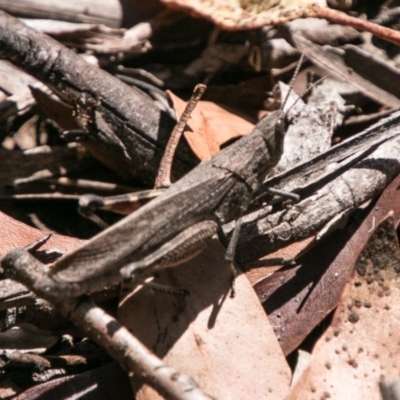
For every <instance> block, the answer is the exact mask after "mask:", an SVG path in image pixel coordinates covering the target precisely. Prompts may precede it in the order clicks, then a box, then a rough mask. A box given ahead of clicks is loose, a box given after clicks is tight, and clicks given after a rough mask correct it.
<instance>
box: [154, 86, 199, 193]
mask: <svg viewBox="0 0 400 400" xmlns="http://www.w3.org/2000/svg"><path fill="white" fill-rule="evenodd" d="M205 90H206V85H203V84H199V85H196V87H195V88H194V91H193V94H192V96H191V98H190V100H189V101H188V103H187V104H186V107H185V110H184V111H183V113H182V115H181V117H180V118H179V121H178V122H177V124H176V125H175V128H174V130H173V131H172V133H171V137H170V138H169V141H168V144H167V147H166V149H165V152H164V155H163V158H162V159H161V163H160V167H159V169H158V174H157V178H156V182H155V185H154V186H155V189H160V188H164V187H169V186H170V185H171V168H172V161H173V157H174V155H175V151H176V147H177V146H178V143H179V140H180V138H181V136H182V133H183V130H184V129H185V126H186V123H187V121H188V120H189V118H190V115H191V114H192V112H193V110H194V108H195V107H196V105H197V103H198V102H199V100H200V99H201V96H203V94H204V92H205Z"/></svg>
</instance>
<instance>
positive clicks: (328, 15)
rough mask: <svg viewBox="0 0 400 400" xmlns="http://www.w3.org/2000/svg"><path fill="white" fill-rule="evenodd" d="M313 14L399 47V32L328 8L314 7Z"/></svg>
mask: <svg viewBox="0 0 400 400" xmlns="http://www.w3.org/2000/svg"><path fill="white" fill-rule="evenodd" d="M314 12H315V13H316V15H317V16H318V17H320V18H325V19H327V20H328V21H331V22H336V23H337V24H342V25H347V26H351V27H353V28H356V29H359V30H361V31H366V32H371V33H372V34H373V35H375V36H378V37H380V38H381V39H384V40H387V41H389V42H392V43H394V44H396V45H397V46H400V32H399V31H395V30H394V29H390V28H386V27H385V26H381V25H378V24H374V23H373V22H369V21H365V20H362V19H359V18H355V17H352V16H350V15H347V14H345V13H343V12H340V11H338V10H333V9H331V8H328V7H318V6H314Z"/></svg>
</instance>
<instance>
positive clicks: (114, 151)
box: [0, 11, 197, 185]
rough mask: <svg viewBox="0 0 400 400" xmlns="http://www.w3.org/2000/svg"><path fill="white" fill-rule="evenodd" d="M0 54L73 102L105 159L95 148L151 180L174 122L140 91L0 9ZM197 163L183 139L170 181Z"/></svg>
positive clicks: (133, 172)
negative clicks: (104, 149)
mask: <svg viewBox="0 0 400 400" xmlns="http://www.w3.org/2000/svg"><path fill="white" fill-rule="evenodd" d="M0 55H1V57H2V58H5V59H8V60H10V61H11V62H12V63H13V64H15V65H17V66H18V67H20V68H22V69H24V70H25V71H26V72H28V73H30V74H31V75H33V76H35V77H36V78H38V79H40V80H41V81H43V82H45V83H46V84H49V85H51V86H52V87H55V88H56V89H57V91H58V93H59V94H60V95H61V96H62V97H63V99H66V100H67V101H69V102H71V103H72V104H74V106H75V111H76V114H75V116H76V118H77V120H78V122H79V123H80V125H81V126H82V127H83V128H84V129H85V130H87V132H88V135H89V137H90V138H91V139H93V140H94V141H95V142H96V143H97V144H98V146H100V149H102V148H104V147H106V149H107V157H104V156H102V152H101V151H99V150H98V151H96V155H97V156H98V157H101V160H102V161H103V162H104V163H106V164H107V163H108V164H107V165H110V164H112V163H110V160H112V161H113V163H117V162H118V163H119V165H120V166H122V168H125V169H126V170H127V171H128V172H129V173H130V174H131V175H132V176H137V177H140V179H141V180H144V181H147V182H148V183H149V184H151V185H152V184H153V183H154V179H155V176H156V174H157V167H158V165H159V161H160V159H161V157H162V155H163V146H165V143H166V142H167V138H168V136H169V134H170V132H171V130H172V128H173V126H174V121H173V120H172V118H171V117H170V116H169V115H167V113H165V112H162V111H161V110H160V109H158V108H157V106H156V105H155V104H154V102H153V101H152V100H150V99H149V98H148V97H147V96H146V95H145V94H144V93H143V92H141V91H140V90H137V89H135V88H131V87H129V86H128V85H126V84H124V83H123V82H121V81H120V80H119V79H117V78H115V77H113V76H111V75H110V74H108V73H107V72H105V71H103V70H101V69H100V68H96V67H94V66H92V65H90V64H88V63H87V62H86V61H85V60H84V59H83V58H82V57H80V56H79V55H77V54H75V53H74V52H73V51H72V50H69V49H68V48H66V47H65V46H63V45H62V44H60V43H59V42H57V41H55V40H53V39H51V38H50V37H48V36H46V35H44V34H42V33H39V32H37V31H35V30H33V29H30V28H28V27H27V26H26V25H24V24H23V23H21V22H20V21H19V20H17V19H16V18H13V17H11V16H9V15H7V14H6V13H4V12H2V11H0ZM111 155H113V157H111ZM150 161H151V162H150ZM196 162H197V161H196V158H195V156H194V155H193V154H192V153H191V151H190V150H189V148H188V146H187V145H186V144H185V143H184V141H182V143H180V146H179V147H178V151H177V156H176V158H175V162H174V169H173V177H174V179H175V178H178V177H181V176H182V175H183V174H184V173H186V172H187V171H189V170H190V168H191V167H193V166H194V165H195V164H196Z"/></svg>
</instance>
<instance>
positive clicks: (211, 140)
mask: <svg viewBox="0 0 400 400" xmlns="http://www.w3.org/2000/svg"><path fill="white" fill-rule="evenodd" d="M167 96H168V97H169V100H170V103H171V105H172V107H173V108H174V110H175V112H176V115H177V117H178V118H179V117H180V116H181V115H182V113H183V111H184V109H185V106H186V102H184V101H183V100H181V99H180V98H179V97H178V96H176V95H174V94H173V93H172V92H170V91H167ZM253 127H254V125H253V124H252V123H250V122H248V121H247V120H246V119H244V118H242V117H240V116H238V115H236V114H233V113H231V112H229V111H227V110H225V109H224V108H223V107H221V106H219V105H217V104H215V103H212V102H209V101H200V102H199V103H198V104H197V106H196V108H195V109H194V111H193V112H192V114H191V116H190V119H189V121H188V123H187V125H186V128H185V130H184V133H183V134H184V136H185V139H186V140H187V142H188V143H189V146H190V147H191V149H192V150H193V152H194V153H195V154H196V156H197V157H198V158H199V159H200V160H201V161H204V160H207V159H209V158H210V157H211V156H212V155H214V154H215V153H217V152H218V151H219V150H220V147H221V145H223V144H224V143H226V142H228V141H230V140H232V139H236V138H238V137H240V136H243V135H247V134H248V133H250V131H251V130H252V129H253Z"/></svg>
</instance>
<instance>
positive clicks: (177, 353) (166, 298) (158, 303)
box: [119, 240, 291, 400]
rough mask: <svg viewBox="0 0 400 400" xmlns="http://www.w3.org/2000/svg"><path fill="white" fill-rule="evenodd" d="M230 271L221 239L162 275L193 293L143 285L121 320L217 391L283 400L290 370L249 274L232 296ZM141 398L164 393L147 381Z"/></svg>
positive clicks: (237, 399)
mask: <svg viewBox="0 0 400 400" xmlns="http://www.w3.org/2000/svg"><path fill="white" fill-rule="evenodd" d="M231 276H232V275H231V271H230V267H229V264H228V263H227V262H226V261H225V249H224V248H223V247H222V246H221V245H220V243H219V242H218V241H216V240H215V241H213V242H212V244H211V245H210V246H209V247H208V248H207V249H206V250H205V251H204V252H203V253H201V254H200V255H199V256H198V257H196V258H195V259H193V260H190V261H189V262H187V263H185V264H183V265H181V266H179V267H176V268H173V269H170V270H165V271H163V273H162V274H161V279H157V283H163V284H166V285H168V286H169V287H173V288H178V289H186V290H188V291H189V293H190V295H189V296H187V297H186V298H184V299H183V298H182V297H179V296H176V295H172V294H171V293H163V292H160V291H154V290H152V289H151V288H148V287H147V288H146V287H144V288H141V289H139V290H138V291H136V292H135V293H133V294H129V295H128V296H127V297H126V298H125V299H124V300H123V301H122V303H121V305H120V312H119V317H120V321H121V323H123V324H124V325H125V326H126V327H127V328H128V329H129V330H130V331H131V332H132V333H133V334H134V335H135V336H136V337H137V338H139V340H141V341H142V342H143V343H144V344H145V345H146V346H147V347H148V348H150V349H152V350H153V351H154V352H155V353H156V354H157V355H158V356H159V357H161V358H163V360H164V361H165V362H166V363H167V364H168V365H171V366H173V367H175V368H177V369H178V370H180V371H182V372H185V373H188V374H190V375H191V376H192V377H193V378H194V379H195V380H196V381H197V382H198V383H199V385H200V387H201V388H202V389H203V390H204V392H205V393H209V394H211V395H213V396H215V398H218V399H231V400H242V399H269V400H270V399H277V400H278V399H279V400H281V399H282V398H284V397H285V395H286V394H287V393H288V390H289V385H290V378H291V372H290V369H289V367H288V365H287V363H286V360H285V357H284V356H283V353H282V350H281V349H280V346H279V343H278V341H277V340H276V337H275V334H274V332H273V330H272V327H271V326H270V324H269V323H268V319H267V318H266V316H265V313H264V311H263V309H262V307H261V306H260V303H259V301H258V299H257V296H256V295H255V293H254V291H253V289H252V287H251V285H250V284H249V282H248V281H247V279H246V278H245V276H244V275H243V274H242V275H240V276H239V277H238V278H237V279H236V297H235V298H233V299H232V298H230V297H229V291H230V282H231ZM271 366H273V368H271ZM137 399H138V400H139V399H140V400H144V399H146V400H149V399H152V400H154V399H160V397H159V396H158V395H157V394H156V393H155V392H154V391H153V390H152V389H150V388H148V387H146V388H144V389H142V390H141V392H140V393H139V394H138V396H137Z"/></svg>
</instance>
